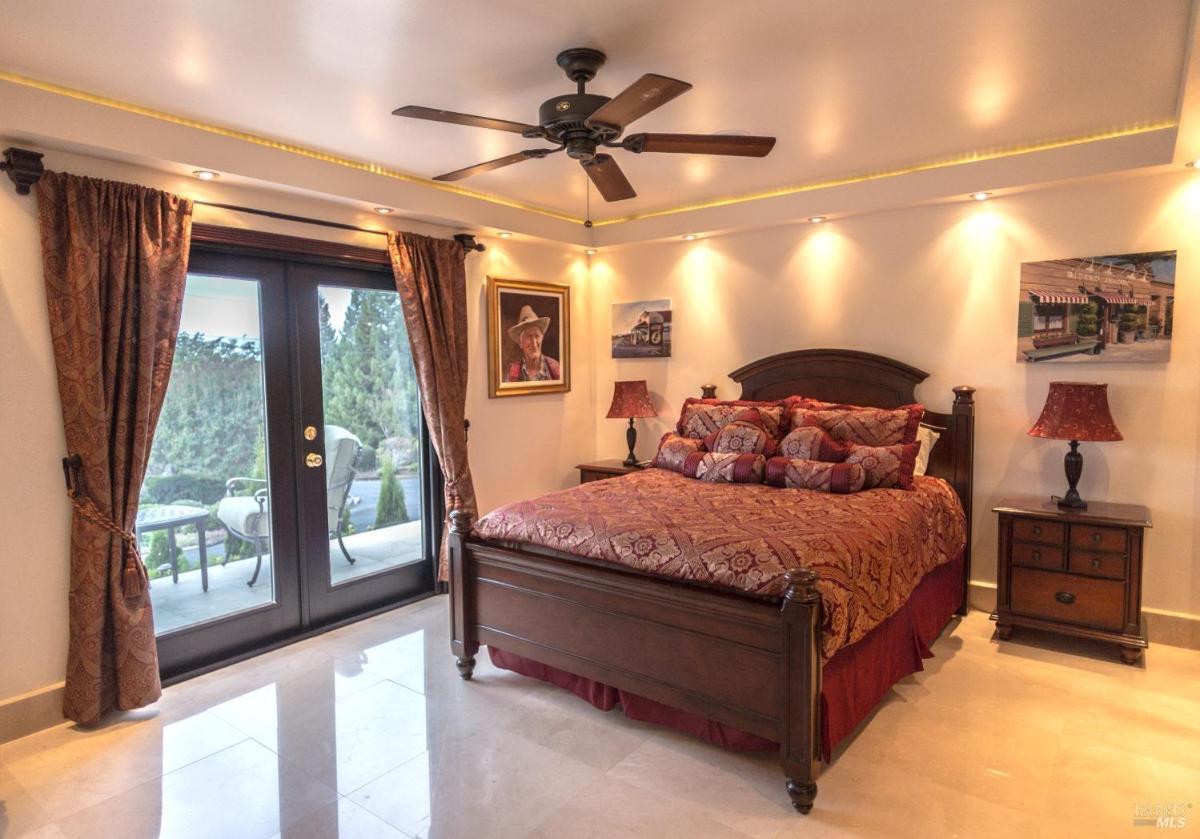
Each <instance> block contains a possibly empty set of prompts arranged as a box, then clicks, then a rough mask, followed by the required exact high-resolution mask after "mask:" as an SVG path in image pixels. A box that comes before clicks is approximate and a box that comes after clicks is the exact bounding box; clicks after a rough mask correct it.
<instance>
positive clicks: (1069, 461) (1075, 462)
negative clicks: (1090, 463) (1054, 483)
mask: <svg viewBox="0 0 1200 839" xmlns="http://www.w3.org/2000/svg"><path fill="white" fill-rule="evenodd" d="M1063 468H1064V469H1066V472H1067V494H1066V495H1064V496H1063V497H1062V498H1059V497H1057V496H1051V500H1052V501H1057V502H1058V506H1059V509H1062V510H1086V509H1087V502H1086V501H1084V500H1083V499H1082V498H1080V497H1079V490H1077V489H1075V485H1076V484H1078V483H1079V477H1080V476H1081V475H1082V474H1083V455H1081V454H1080V453H1079V441H1078V440H1072V441H1071V450H1070V451H1069V452H1067V456H1066V457H1065V458H1063Z"/></svg>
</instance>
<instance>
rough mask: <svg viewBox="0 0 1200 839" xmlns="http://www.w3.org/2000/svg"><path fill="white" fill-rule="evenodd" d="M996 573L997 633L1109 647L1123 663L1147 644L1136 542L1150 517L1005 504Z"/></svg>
mask: <svg viewBox="0 0 1200 839" xmlns="http://www.w3.org/2000/svg"><path fill="white" fill-rule="evenodd" d="M992 512H994V513H998V514H999V515H1000V534H999V537H1000V538H999V557H998V559H999V565H998V567H997V570H996V583H997V590H996V611H995V612H993V613H992V620H994V621H996V628H997V634H998V635H999V637H1000V640H1001V641H1007V640H1008V639H1009V638H1010V637H1011V636H1012V633H1013V628H1014V627H1018V626H1026V627H1033V628H1035V629H1045V630H1049V631H1051V632H1059V633H1062V634H1064V635H1074V636H1077V637H1080V638H1092V639H1094V640H1098V641H1112V642H1114V643H1116V644H1118V645H1119V646H1120V651H1121V659H1122V660H1123V661H1124V662H1125V663H1126V664H1133V663H1134V662H1136V661H1137V660H1138V658H1139V657H1140V656H1141V654H1142V650H1144V649H1145V648H1146V647H1147V646H1148V644H1147V642H1146V628H1145V624H1144V623H1143V621H1142V537H1143V534H1144V532H1145V530H1146V528H1148V527H1150V526H1151V521H1150V511H1149V510H1148V509H1146V508H1145V507H1142V506H1139V505H1136V504H1106V503H1104V502H1102V501H1089V502H1088V508H1087V509H1086V510H1071V511H1067V510H1062V509H1060V508H1059V506H1058V505H1057V504H1056V503H1054V502H1053V501H1051V500H1050V499H1048V498H1046V499H1042V498H1005V499H1003V500H1002V501H1001V502H1000V503H999V504H997V505H996V506H995V507H993V508H992Z"/></svg>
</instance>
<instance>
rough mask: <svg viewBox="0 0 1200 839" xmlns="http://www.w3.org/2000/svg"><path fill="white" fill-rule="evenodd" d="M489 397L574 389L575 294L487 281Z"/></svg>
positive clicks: (556, 286) (549, 286)
mask: <svg viewBox="0 0 1200 839" xmlns="http://www.w3.org/2000/svg"><path fill="white" fill-rule="evenodd" d="M487 308H488V384H489V386H490V393H489V396H492V397H500V396H528V395H530V394H533V393H566V392H567V391H569V390H570V389H571V289H570V287H569V286H565V285H559V284H557V283H539V282H533V281H532V280H504V279H499V278H497V277H488V293H487Z"/></svg>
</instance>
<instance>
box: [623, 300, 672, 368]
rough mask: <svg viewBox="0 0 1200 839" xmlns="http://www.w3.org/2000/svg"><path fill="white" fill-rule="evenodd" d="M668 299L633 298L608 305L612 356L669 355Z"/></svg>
mask: <svg viewBox="0 0 1200 839" xmlns="http://www.w3.org/2000/svg"><path fill="white" fill-rule="evenodd" d="M670 356H671V301H670V300H636V301H634V302H632V303H614V304H613V307H612V357H613V358H670Z"/></svg>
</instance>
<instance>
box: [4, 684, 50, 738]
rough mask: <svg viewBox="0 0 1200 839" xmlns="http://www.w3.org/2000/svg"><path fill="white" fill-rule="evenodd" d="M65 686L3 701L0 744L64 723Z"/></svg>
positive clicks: (41, 689) (48, 688) (39, 689)
mask: <svg viewBox="0 0 1200 839" xmlns="http://www.w3.org/2000/svg"><path fill="white" fill-rule="evenodd" d="M62 706H63V683H62V682H59V683H58V684H56V685H47V686H46V687H44V688H38V689H37V690H31V691H30V692H29V693H24V694H21V695H20V696H14V697H11V698H10V699H5V700H2V701H0V743H7V742H8V741H9V740H16V739H17V738H18V737H24V736H25V735H27V734H33V733H34V732H35V731H41V730H42V729H43V728H50V727H51V726H55V725H58V724H59V723H61V722H63V721H64V719H63V715H62Z"/></svg>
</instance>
